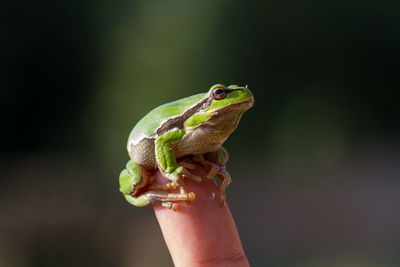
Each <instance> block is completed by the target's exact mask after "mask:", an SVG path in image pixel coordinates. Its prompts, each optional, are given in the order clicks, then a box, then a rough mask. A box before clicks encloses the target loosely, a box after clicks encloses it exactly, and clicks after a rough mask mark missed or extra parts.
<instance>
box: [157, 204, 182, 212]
mask: <svg viewBox="0 0 400 267" xmlns="http://www.w3.org/2000/svg"><path fill="white" fill-rule="evenodd" d="M161 206H163V207H164V208H167V209H171V210H173V211H177V210H178V209H179V204H178V203H174V202H162V203H161Z"/></svg>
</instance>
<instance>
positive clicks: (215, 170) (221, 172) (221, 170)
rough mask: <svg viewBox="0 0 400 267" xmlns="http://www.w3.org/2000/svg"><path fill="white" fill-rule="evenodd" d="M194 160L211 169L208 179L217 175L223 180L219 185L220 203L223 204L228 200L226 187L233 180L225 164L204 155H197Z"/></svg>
mask: <svg viewBox="0 0 400 267" xmlns="http://www.w3.org/2000/svg"><path fill="white" fill-rule="evenodd" d="M193 160H194V161H195V162H198V163H200V164H201V165H203V166H205V167H207V168H209V169H210V171H209V172H208V174H207V175H206V178H207V179H212V178H214V177H215V176H216V177H218V179H219V180H220V181H221V184H220V186H219V190H220V192H221V198H220V205H221V206H223V205H224V204H225V200H226V193H225V189H226V188H227V187H228V185H229V184H230V183H231V182H232V179H231V176H230V175H229V173H228V172H227V171H226V169H225V167H224V166H221V165H219V164H216V163H214V162H211V161H209V160H206V159H205V158H204V157H203V155H196V156H194V157H193Z"/></svg>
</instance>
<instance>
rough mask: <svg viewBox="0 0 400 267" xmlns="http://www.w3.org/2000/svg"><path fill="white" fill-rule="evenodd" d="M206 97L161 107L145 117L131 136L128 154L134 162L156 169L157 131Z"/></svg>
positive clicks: (180, 100)
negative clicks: (155, 141) (155, 146)
mask: <svg viewBox="0 0 400 267" xmlns="http://www.w3.org/2000/svg"><path fill="white" fill-rule="evenodd" d="M206 95H207V94H206V93H203V94H197V95H192V96H189V97H185V98H182V99H179V100H176V101H173V102H170V103H167V104H164V105H161V106H159V107H157V108H155V109H153V110H152V111H150V112H149V113H148V114H147V115H146V116H144V117H143V118H142V119H141V120H140V121H139V122H138V123H137V124H136V125H135V127H133V129H132V131H131V133H130V135H129V139H128V152H129V155H130V156H131V158H132V160H134V161H135V162H137V163H139V164H142V165H145V166H146V165H147V167H151V166H153V167H155V155H154V138H155V137H156V135H157V129H159V128H160V127H161V125H163V124H164V123H165V122H167V121H168V120H169V119H171V118H176V117H179V116H181V115H182V114H183V113H184V112H185V111H186V110H188V109H189V108H190V107H192V106H195V105H196V104H198V103H199V102H200V101H201V100H202V99H204V98H205V97H206Z"/></svg>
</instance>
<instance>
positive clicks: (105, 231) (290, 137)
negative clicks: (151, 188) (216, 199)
mask: <svg viewBox="0 0 400 267" xmlns="http://www.w3.org/2000/svg"><path fill="white" fill-rule="evenodd" d="M399 11H400V2H398V1H388V0H383V1H377V0H374V1H361V0H352V1H337V0H336V1H316V0H315V1H311V0H309V1H300V2H299V1H290V0H288V1H127V0H123V1H117V2H112V3H111V2H108V1H102V0H100V1H44V0H39V1H3V2H2V3H1V4H0V22H1V23H0V25H1V26H0V27H1V28H0V36H1V37H0V38H1V39H0V40H1V42H0V90H1V91H0V93H1V95H0V101H1V132H0V133H1V153H0V266H18V267H19V266H166V265H169V266H171V265H172V262H171V260H170V258H169V255H168V251H167V249H166V246H165V245H164V243H163V239H162V236H161V232H160V230H159V228H158V225H157V222H156V220H155V217H154V215H153V212H152V209H151V208H141V209H139V208H133V207H131V206H129V204H127V203H126V202H125V201H124V199H123V198H122V196H121V195H120V193H119V192H118V181H117V180H118V175H119V172H120V170H121V169H122V168H123V167H124V164H125V163H126V161H127V160H128V155H127V152H126V148H125V145H126V140H127V137H128V134H129V131H130V130H131V128H132V127H133V126H134V124H135V122H137V121H138V120H139V119H140V118H141V117H142V116H143V115H144V114H145V113H146V112H148V111H149V110H151V109H152V108H154V107H156V106H158V105H160V104H163V103H166V102H168V101H172V100H175V99H179V98H182V97H184V96H188V95H192V94H196V93H199V92H204V91H206V90H208V88H209V87H210V86H211V85H213V84H215V83H223V84H225V85H229V84H238V85H246V84H248V85H249V88H250V89H251V90H252V91H253V93H254V95H255V99H256V101H255V105H254V107H253V108H252V109H251V110H249V111H248V112H247V113H246V114H245V115H244V116H243V119H242V121H241V123H240V125H239V128H238V129H237V131H236V132H235V133H233V134H232V136H231V137H230V138H229V140H228V141H227V142H226V143H225V147H227V148H228V150H229V151H230V153H231V159H230V162H229V163H228V169H229V171H230V173H231V174H232V178H233V183H232V185H231V186H230V187H229V188H228V190H227V193H228V203H229V204H230V207H231V209H232V213H233V216H234V218H235V220H236V223H237V226H238V229H239V233H240V235H241V238H242V241H243V245H244V248H245V251H246V254H247V256H248V258H249V260H250V262H251V264H252V266H294V267H295V266H296V267H297V266H328V267H330V266H335V267H336V266H398V265H399V264H400V256H399V255H400V254H398V251H399V249H400V230H399V229H400V213H399V204H400V181H399V178H400V150H399V148H400V135H399V134H400V120H399V116H400V107H399V103H398V101H399V97H400V93H399V66H398V65H399V60H400V55H399V47H400V13H399Z"/></svg>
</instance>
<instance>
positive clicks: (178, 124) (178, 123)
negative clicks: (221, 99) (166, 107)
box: [157, 95, 213, 136]
mask: <svg viewBox="0 0 400 267" xmlns="http://www.w3.org/2000/svg"><path fill="white" fill-rule="evenodd" d="M212 99H213V98H212V96H211V95H209V96H208V97H206V98H204V99H203V100H201V101H200V102H199V103H197V104H196V105H194V106H193V107H191V108H190V109H188V110H186V111H185V112H184V113H183V114H182V115H180V116H178V117H175V118H171V119H169V120H167V121H166V122H164V124H163V125H161V127H160V128H159V129H158V130H157V134H158V135H159V136H160V135H162V134H163V133H165V132H167V131H169V130H171V129H173V128H179V129H182V128H183V124H184V123H185V121H186V120H187V119H188V118H189V117H190V116H192V115H193V114H194V113H196V112H198V111H200V110H203V109H206V108H208V106H210V104H211V101H212Z"/></svg>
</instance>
